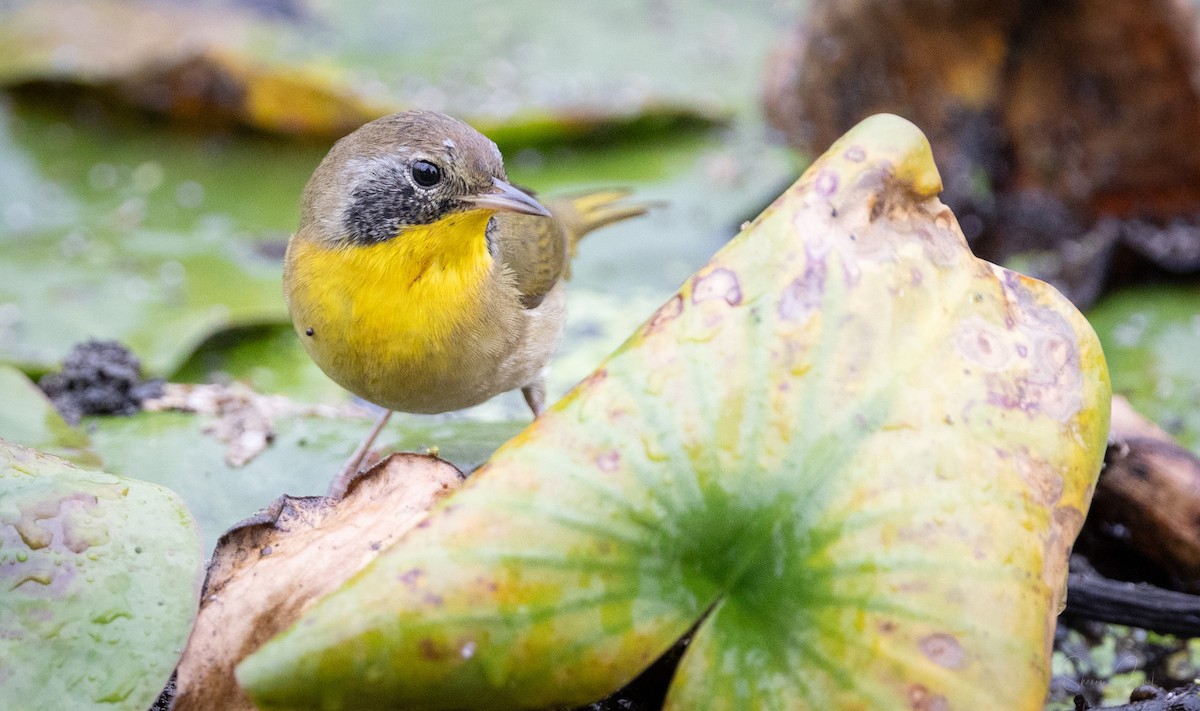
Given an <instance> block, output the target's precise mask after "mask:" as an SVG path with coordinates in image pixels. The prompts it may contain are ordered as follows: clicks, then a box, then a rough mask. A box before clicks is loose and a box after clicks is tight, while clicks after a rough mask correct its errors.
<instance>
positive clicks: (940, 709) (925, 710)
mask: <svg viewBox="0 0 1200 711" xmlns="http://www.w3.org/2000/svg"><path fill="white" fill-rule="evenodd" d="M908 707H909V708H910V709H913V711H950V704H949V702H947V701H946V697H945V696H942V695H941V694H934V693H931V692H930V691H929V689H926V688H925V687H924V686H922V685H921V684H913V685H912V686H910V687H908Z"/></svg>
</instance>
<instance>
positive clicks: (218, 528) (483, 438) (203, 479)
mask: <svg viewBox="0 0 1200 711" xmlns="http://www.w3.org/2000/svg"><path fill="white" fill-rule="evenodd" d="M518 397H519V396H518ZM210 421H211V418H208V417H205V416H201V415H195V414H190V413H183V412H143V413H140V414H137V415H134V416H133V417H90V418H87V419H85V424H86V425H87V426H88V428H89V429H90V430H91V438H92V442H93V447H94V449H95V451H97V452H99V453H100V455H101V456H102V457H103V458H104V465H105V468H106V470H108V471H111V472H114V473H116V474H120V475H122V476H129V477H136V478H139V479H145V480H146V481H151V482H155V483H157V484H160V485H162V486H165V487H168V488H170V489H171V490H173V491H175V492H178V494H179V496H180V498H182V499H183V500H184V501H185V502H186V503H187V505H188V508H189V509H190V510H191V511H192V513H193V515H195V517H196V520H197V522H198V524H199V527H200V531H201V533H202V534H203V538H204V546H205V550H211V549H212V547H213V545H215V544H216V541H217V538H218V537H219V536H220V535H221V534H222V533H224V532H225V531H226V530H227V529H228V528H229V527H230V526H232V525H233V524H235V523H237V522H239V521H241V520H243V519H245V518H247V517H248V516H250V515H251V514H253V513H254V512H255V511H257V510H258V509H260V508H262V507H264V506H267V505H268V504H270V503H271V502H272V501H274V500H275V499H276V498H277V497H278V496H279V495H280V494H281V493H285V492H286V493H289V494H292V495H296V496H311V495H323V494H325V492H326V491H328V489H329V483H330V481H332V479H333V477H334V475H336V474H337V472H338V470H339V469H340V468H341V466H342V463H343V462H345V460H346V458H347V457H349V456H350V452H351V451H353V448H354V446H355V445H356V444H357V442H358V441H359V440H361V439H362V438H363V437H364V436H366V434H367V430H369V429H370V427H371V420H370V419H369V418H367V417H336V418H334V417H316V416H313V417H304V416H285V417H280V418H278V419H276V420H275V423H274V426H275V437H274V440H273V441H272V443H271V444H270V446H268V447H267V448H266V449H265V450H264V451H263V452H262V453H261V454H259V455H258V456H257V457H255V458H254V459H252V460H251V461H250V462H249V463H247V464H246V465H245V466H241V467H231V466H229V464H228V463H227V462H226V461H225V452H226V445H225V444H223V443H222V442H220V441H219V440H218V439H217V438H216V437H214V436H213V435H212V434H209V433H206V432H205V431H204V430H205V427H206V425H207V424H208V423H209V422H210ZM522 426H523V424H521V423H517V422H508V421H501V422H477V421H472V420H469V419H466V418H463V417H461V416H457V417H456V416H446V417H436V418H434V417H419V416H415V415H401V414H397V415H395V416H394V417H393V418H392V421H391V423H390V425H389V426H388V428H387V429H385V430H384V431H383V433H382V434H381V435H380V437H379V440H378V441H377V442H376V447H378V448H380V449H381V450H384V451H408V452H412V451H417V452H420V451H424V450H426V449H429V448H431V447H436V448H438V450H439V451H440V454H441V456H442V457H443V458H444V459H446V460H448V461H451V462H453V463H454V464H455V465H456V466H458V467H459V468H460V469H462V470H463V471H470V470H471V469H473V468H474V467H477V466H479V464H480V463H482V462H483V461H484V460H485V459H487V457H488V455H489V454H491V453H492V452H493V451H494V450H495V449H496V447H497V446H499V445H500V444H502V443H503V442H504V441H505V440H507V439H509V438H510V437H512V436H513V435H514V434H515V433H516V432H518V431H519V430H520V429H521V427H522ZM180 452H186V453H187V456H180V455H179V453H180ZM163 462H171V466H163Z"/></svg>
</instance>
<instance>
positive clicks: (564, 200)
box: [548, 189, 658, 257]
mask: <svg viewBox="0 0 1200 711" xmlns="http://www.w3.org/2000/svg"><path fill="white" fill-rule="evenodd" d="M629 193H630V191H629V190H625V189H613V190H593V191H590V192H586V193H578V194H576V195H560V196H555V197H554V198H552V199H551V200H550V204H549V205H548V207H549V208H550V212H552V213H554V216H555V217H557V218H558V219H559V220H560V221H562V223H563V224H564V225H566V228H567V241H568V244H569V245H570V250H571V251H570V255H571V257H574V256H575V249H576V247H577V246H578V245H579V241H580V240H581V239H583V237H584V235H586V234H587V233H589V232H591V231H592V230H597V229H600V228H601V227H605V226H606V225H611V224H613V223H614V222H620V221H621V220H628V219H629V218H631V217H637V216H639V215H644V214H646V212H647V211H649V210H650V209H651V208H653V207H657V206H658V203H653V202H622V201H623V200H624V199H625V198H626V197H629Z"/></svg>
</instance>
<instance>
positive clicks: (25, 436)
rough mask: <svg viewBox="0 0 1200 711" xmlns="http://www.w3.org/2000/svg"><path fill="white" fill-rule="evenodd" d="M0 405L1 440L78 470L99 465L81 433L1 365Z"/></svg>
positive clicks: (27, 381) (29, 383) (25, 381)
mask: <svg viewBox="0 0 1200 711" xmlns="http://www.w3.org/2000/svg"><path fill="white" fill-rule="evenodd" d="M0 402H2V403H4V406H3V407H0V439H4V440H8V441H9V442H12V443H16V444H20V445H24V446H26V447H31V448H33V449H36V450H38V451H40V452H45V453H47V454H54V455H57V456H59V457H62V458H63V459H67V460H69V461H71V462H74V463H75V464H78V465H80V466H85V467H98V466H99V465H100V458H99V457H98V456H96V454H95V453H94V452H92V451H91V449H89V447H90V445H91V442H89V441H88V436H87V435H86V434H84V432H83V430H81V429H79V428H76V427H72V426H70V425H69V424H67V422H66V420H64V419H63V418H62V415H60V414H58V410H56V409H54V405H53V404H52V403H51V402H50V400H49V399H48V398H47V397H46V395H45V394H44V393H43V392H42V391H41V390H39V389H38V386H36V385H34V384H33V381H31V380H30V379H29V378H27V377H25V374H24V373H22V372H21V371H19V370H17V369H16V368H13V367H12V366H7V365H0Z"/></svg>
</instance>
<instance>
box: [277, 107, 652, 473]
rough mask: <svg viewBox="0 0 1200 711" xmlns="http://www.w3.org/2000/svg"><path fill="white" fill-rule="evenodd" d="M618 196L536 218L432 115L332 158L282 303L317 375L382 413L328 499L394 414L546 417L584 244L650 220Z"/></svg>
mask: <svg viewBox="0 0 1200 711" xmlns="http://www.w3.org/2000/svg"><path fill="white" fill-rule="evenodd" d="M624 195H625V193H624V192H623V191H604V192H596V193H590V194H586V195H580V196H576V197H574V198H569V199H561V200H552V201H547V203H546V204H545V205H543V204H542V203H540V202H539V201H538V200H536V199H535V198H534V197H533V196H532V195H530V194H529V193H527V192H525V191H523V190H521V189H518V188H515V187H513V186H512V185H511V184H510V183H509V182H508V178H507V176H506V174H505V171H504V163H503V161H502V159H501V156H500V151H499V150H498V149H497V148H496V145H495V144H494V143H492V142H491V141H490V140H488V139H487V138H486V137H484V136H483V135H482V134H481V133H479V132H478V131H476V130H475V129H473V128H471V127H470V126H468V125H467V124H466V123H463V122H462V121H459V120H457V119H454V118H451V117H449V116H446V115H444V114H439V113H433V112H428V111H409V112H404V113H398V114H393V115H391V116H386V117H384V118H381V119H378V120H376V121H372V122H370V123H368V124H366V125H364V126H362V127H361V128H359V129H358V130H357V131H355V132H354V133H352V134H350V135H349V136H346V137H345V138H343V139H341V140H340V141H338V142H337V143H336V144H335V145H334V146H333V148H332V149H331V150H330V151H329V154H328V155H327V156H325V159H324V160H323V161H321V164H320V165H318V166H317V169H316V171H315V172H314V173H313V175H312V177H311V178H310V179H309V181H308V185H307V186H306V187H305V189H304V198H303V205H302V208H301V214H300V227H299V229H298V230H297V231H296V233H295V234H293V235H292V238H291V240H290V241H289V242H288V248H287V256H286V257H285V260H284V272H283V285H284V297H285V299H286V301H287V305H288V311H289V313H290V314H291V318H292V323H293V324H294V326H295V328H296V332H297V333H298V334H299V336H300V339H301V341H302V342H303V343H304V347H305V348H306V349H307V350H308V353H309V355H311V356H312V358H313V360H315V361H316V363H317V365H318V366H320V368H321V369H322V370H323V371H325V373H326V374H327V375H328V376H329V377H330V378H332V379H333V380H334V381H336V382H337V383H338V384H340V385H342V386H343V387H345V388H346V389H347V390H349V391H351V392H352V393H354V394H356V395H358V396H360V397H362V398H363V399H365V400H368V401H370V402H373V403H375V404H377V405H380V406H382V407H384V408H386V410H387V412H385V413H384V415H383V416H382V417H380V418H379V421H378V422H376V424H375V426H374V427H373V428H372V430H371V433H370V434H369V435H368V436H367V439H366V440H364V442H363V443H362V445H360V447H359V448H358V450H357V451H356V452H355V453H354V455H353V456H352V457H351V459H350V461H349V462H347V463H346V467H345V468H344V469H343V470H342V472H341V474H340V475H339V477H338V479H336V480H335V482H334V491H335V492H339V491H340V487H344V485H345V483H346V482H347V481H348V479H349V478H350V477H352V476H353V475H354V474H355V473H357V471H358V465H359V464H360V463H361V460H362V458H363V456H365V454H366V452H367V450H368V449H369V447H370V445H371V443H372V441H373V440H374V438H375V436H376V435H377V434H378V432H379V430H380V429H382V427H383V425H384V424H385V423H386V422H387V418H388V417H389V416H390V414H391V411H393V410H400V411H403V412H417V413H439V412H448V411H451V410H458V409H462V408H465V407H470V406H472V405H477V404H479V403H481V402H483V401H485V400H488V399H489V398H491V397H493V396H495V395H498V394H500V393H502V392H506V391H508V390H514V389H516V388H520V389H521V392H522V393H523V394H524V396H525V400H526V402H527V403H528V404H529V407H530V409H531V410H532V411H533V414H534V416H535V417H536V416H538V415H539V414H541V412H542V408H543V407H544V404H545V402H544V401H545V384H544V381H543V379H542V371H543V368H544V366H545V365H546V362H547V360H549V358H550V356H551V354H552V353H553V352H554V349H555V347H556V346H557V344H558V341H559V339H560V338H561V336H562V332H563V323H564V319H565V315H566V314H565V309H564V306H565V294H564V291H563V280H564V279H565V278H566V276H567V273H568V270H569V261H570V258H571V256H572V255H573V254H574V251H575V245H576V244H577V243H578V241H579V240H580V238H582V237H583V235H585V234H587V233H588V232H590V231H591V230H593V229H596V228H597V227H601V226H603V225H606V224H609V223H612V222H615V221H617V220H622V219H625V218H628V217H632V216H635V215H639V214H642V213H643V212H645V209H646V206H644V205H627V204H618V203H617V201H618V200H619V199H620V198H622V197H624Z"/></svg>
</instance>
